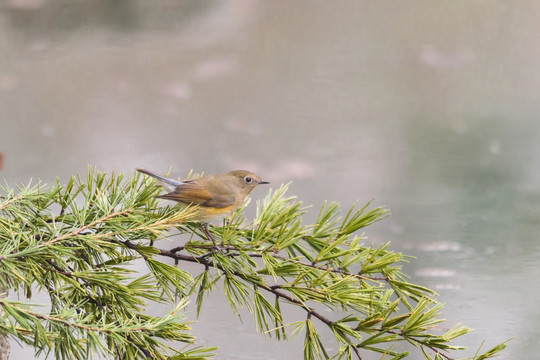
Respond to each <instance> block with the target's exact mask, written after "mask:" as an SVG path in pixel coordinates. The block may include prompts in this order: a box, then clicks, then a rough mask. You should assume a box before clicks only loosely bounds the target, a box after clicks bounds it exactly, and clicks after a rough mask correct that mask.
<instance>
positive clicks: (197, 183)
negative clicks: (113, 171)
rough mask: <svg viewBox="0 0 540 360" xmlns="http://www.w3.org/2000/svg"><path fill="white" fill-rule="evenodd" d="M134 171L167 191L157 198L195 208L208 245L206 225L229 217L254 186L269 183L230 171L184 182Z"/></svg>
mask: <svg viewBox="0 0 540 360" xmlns="http://www.w3.org/2000/svg"><path fill="white" fill-rule="evenodd" d="M137 171H138V172H141V173H143V174H146V175H149V176H152V177H154V178H156V179H158V180H159V181H160V183H161V186H162V187H163V188H164V189H166V190H167V191H169V193H167V194H164V195H159V196H157V198H160V199H167V200H173V201H176V202H179V203H182V204H185V205H198V213H197V215H196V217H197V220H199V221H200V222H201V223H202V224H203V230H204V231H205V233H206V235H207V236H208V237H209V238H210V240H212V242H214V240H213V239H212V237H211V235H210V234H209V232H208V223H209V222H211V221H212V220H215V219H219V218H223V217H227V216H230V215H231V214H232V213H233V211H234V210H236V209H237V208H239V207H240V206H241V205H242V204H243V203H244V201H245V200H246V197H247V196H248V195H249V194H250V193H251V192H252V191H253V189H255V187H256V186H257V185H260V184H269V182H268V181H263V180H261V178H260V177H259V176H258V175H255V174H254V173H252V172H249V171H246V170H234V171H230V172H227V173H223V174H215V175H208V176H203V177H200V178H197V179H193V180H184V181H178V180H174V179H170V178H166V177H164V176H161V175H157V174H154V173H152V172H150V171H148V170H145V169H137ZM214 243H215V242H214Z"/></svg>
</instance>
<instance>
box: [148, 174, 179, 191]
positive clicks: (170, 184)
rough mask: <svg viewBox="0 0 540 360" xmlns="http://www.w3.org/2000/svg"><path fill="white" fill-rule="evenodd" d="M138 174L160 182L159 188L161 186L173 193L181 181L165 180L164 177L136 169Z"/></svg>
mask: <svg viewBox="0 0 540 360" xmlns="http://www.w3.org/2000/svg"><path fill="white" fill-rule="evenodd" d="M137 171H138V172H140V173H143V174H146V175H148V176H151V177H153V178H156V179H158V180H159V181H160V182H161V186H163V187H164V188H165V189H168V190H170V191H173V190H174V189H175V188H176V187H177V186H178V185H182V184H183V182H182V181H178V180H174V179H170V178H166V177H164V176H161V175H158V174H154V173H153V172H150V171H148V170H146V169H137Z"/></svg>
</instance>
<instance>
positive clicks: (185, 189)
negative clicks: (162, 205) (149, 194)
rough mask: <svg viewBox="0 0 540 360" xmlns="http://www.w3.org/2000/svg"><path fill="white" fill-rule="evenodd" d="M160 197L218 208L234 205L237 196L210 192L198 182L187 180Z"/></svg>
mask: <svg viewBox="0 0 540 360" xmlns="http://www.w3.org/2000/svg"><path fill="white" fill-rule="evenodd" d="M158 198H161V199H167V200H174V201H178V202H182V203H186V204H195V205H201V206H209V207H216V208H224V207H227V206H231V205H234V203H235V197H234V195H230V194H227V193H210V192H209V191H208V190H207V189H205V188H204V187H202V186H200V185H199V184H197V183H196V182H186V183H183V184H182V185H179V186H177V187H176V189H175V190H174V191H172V192H170V193H168V194H165V195H160V196H158Z"/></svg>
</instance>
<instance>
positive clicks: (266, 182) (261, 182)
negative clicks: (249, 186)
mask: <svg viewBox="0 0 540 360" xmlns="http://www.w3.org/2000/svg"><path fill="white" fill-rule="evenodd" d="M260 184H270V181H259V185H260Z"/></svg>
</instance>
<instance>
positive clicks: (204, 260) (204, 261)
mask: <svg viewBox="0 0 540 360" xmlns="http://www.w3.org/2000/svg"><path fill="white" fill-rule="evenodd" d="M119 242H121V243H123V244H124V245H125V246H127V247H128V248H130V249H133V250H137V244H134V243H132V242H130V241H119ZM156 250H157V251H158V253H159V255H162V256H167V257H170V258H173V259H175V261H178V260H182V261H187V262H193V263H199V264H201V265H204V266H205V267H206V268H209V267H213V268H216V269H219V270H221V271H225V269H224V268H223V266H222V265H221V264H219V263H214V262H212V261H210V260H208V256H207V254H204V255H201V256H198V257H194V256H192V255H184V254H178V253H177V252H176V251H171V250H165V249H159V248H156ZM173 250H176V249H173ZM233 274H234V275H235V276H238V277H240V278H242V279H244V280H247V281H249V279H247V278H246V276H245V275H244V274H242V273H241V272H238V271H233ZM255 286H256V287H259V288H261V289H264V290H266V291H268V292H270V293H272V294H274V295H275V296H277V297H278V298H281V299H283V300H286V301H288V302H290V303H292V304H295V305H298V306H300V307H301V308H303V309H304V310H305V311H306V312H307V313H308V315H309V316H313V317H316V318H317V319H319V320H320V321H321V322H322V323H324V324H325V325H327V326H328V327H330V328H331V327H332V326H333V324H334V323H333V321H332V320H330V319H328V318H327V317H325V316H324V315H322V314H321V313H319V312H318V311H316V310H315V309H313V308H311V307H309V306H307V305H306V304H305V303H304V302H303V301H301V300H298V299H295V298H293V297H292V296H290V295H289V294H286V293H284V292H283V291H281V289H283V288H282V286H281V285H273V286H267V285H261V284H255ZM338 331H339V332H340V334H341V336H343V337H344V338H346V339H347V340H348V341H349V343H350V344H351V345H352V341H351V340H350V339H349V337H348V336H347V334H345V333H344V332H342V331H341V330H338ZM352 347H353V349H354V352H355V354H356V356H357V357H358V360H362V356H361V355H360V351H359V350H358V348H357V347H356V346H354V345H352Z"/></svg>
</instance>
